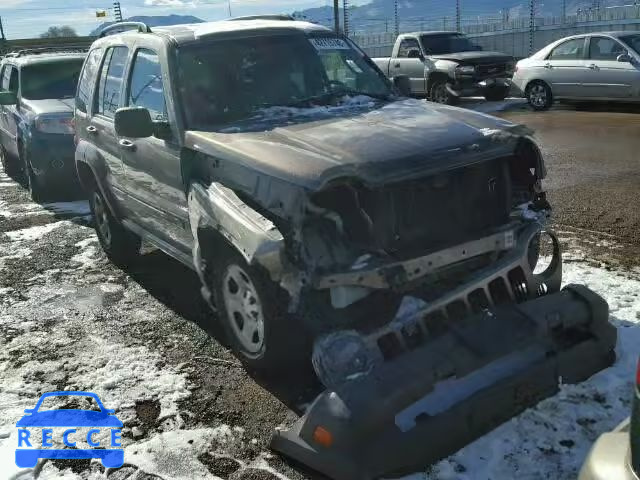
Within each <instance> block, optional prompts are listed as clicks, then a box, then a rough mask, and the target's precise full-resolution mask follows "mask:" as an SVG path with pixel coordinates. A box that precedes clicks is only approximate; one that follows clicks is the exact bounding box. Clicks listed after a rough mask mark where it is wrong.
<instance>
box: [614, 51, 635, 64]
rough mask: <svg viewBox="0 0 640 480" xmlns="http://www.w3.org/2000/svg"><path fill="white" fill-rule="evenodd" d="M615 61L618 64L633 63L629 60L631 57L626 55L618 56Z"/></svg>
mask: <svg viewBox="0 0 640 480" xmlns="http://www.w3.org/2000/svg"><path fill="white" fill-rule="evenodd" d="M617 60H618V61H619V62H620V63H631V62H632V61H633V59H632V58H631V55H629V54H628V53H623V54H622V55H618V58H617Z"/></svg>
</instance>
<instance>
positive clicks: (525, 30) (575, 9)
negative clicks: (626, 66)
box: [343, 0, 640, 58]
mask: <svg viewBox="0 0 640 480" xmlns="http://www.w3.org/2000/svg"><path fill="white" fill-rule="evenodd" d="M620 1H621V2H623V1H624V0H620ZM403 5H410V6H411V8H406V7H404V8H403ZM346 6H347V8H345V9H344V10H343V15H344V25H345V26H346V27H347V28H346V29H345V33H347V34H348V35H349V36H350V37H352V38H353V39H354V40H356V41H357V42H358V43H359V45H360V46H361V47H363V48H364V49H365V50H366V51H367V53H369V55H371V56H388V55H390V53H391V49H392V47H393V44H394V42H395V39H396V37H397V34H398V33H405V32H414V31H437V30H445V31H459V32H462V33H465V34H467V35H468V36H470V37H472V38H473V39H474V42H475V43H477V44H479V45H480V46H482V47H483V48H485V49H489V50H498V51H501V52H505V53H508V54H511V55H513V56H515V57H517V58H522V57H526V56H529V55H531V54H532V53H534V52H535V51H537V50H539V49H541V48H543V47H544V46H545V45H547V44H549V43H551V42H553V41H555V40H557V39H559V38H563V37H566V36H569V35H575V34H578V33H586V32H592V31H614V30H640V0H632V1H629V0H627V4H622V5H612V4H608V3H607V2H604V1H595V2H590V1H586V2H585V1H582V2H576V1H573V0H548V1H544V2H543V0H522V1H521V3H519V4H516V3H515V2H514V1H510V0H504V1H502V0H435V1H428V0H427V1H424V2H411V3H407V2H401V1H400V0H397V1H395V2H394V7H395V9H394V10H392V9H388V10H387V11H385V12H383V15H381V16H380V17H373V16H371V15H370V13H371V10H372V9H370V8H367V6H366V5H365V6H359V7H348V3H347V5H346ZM416 6H418V8H416ZM420 7H422V8H420ZM384 13H386V15H385V14H384Z"/></svg>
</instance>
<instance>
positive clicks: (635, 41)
mask: <svg viewBox="0 0 640 480" xmlns="http://www.w3.org/2000/svg"><path fill="white" fill-rule="evenodd" d="M513 86H514V88H515V89H516V92H517V93H519V94H520V95H522V96H524V97H526V98H527V100H528V101H529V104H530V105H531V106H532V107H533V108H534V109H536V110H546V109H548V108H549V107H551V105H552V104H553V102H554V101H555V100H589V101H590V100H594V101H599V100H604V101H624V102H640V33H638V32H630V31H627V32H601V33H589V34H583V35H575V36H572V37H567V38H563V39H561V40H558V41H556V42H554V43H552V44H550V45H548V46H546V47H545V48H543V49H542V50H540V51H539V52H538V53H536V54H535V55H533V56H531V57H529V58H525V59H524V60H521V61H520V62H518V64H517V65H516V71H515V74H514V77H513Z"/></svg>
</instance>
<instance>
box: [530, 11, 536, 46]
mask: <svg viewBox="0 0 640 480" xmlns="http://www.w3.org/2000/svg"><path fill="white" fill-rule="evenodd" d="M535 4H536V1H535V0H529V55H532V54H533V44H534V40H535V38H534V36H535V33H534V31H535V28H536V5H535Z"/></svg>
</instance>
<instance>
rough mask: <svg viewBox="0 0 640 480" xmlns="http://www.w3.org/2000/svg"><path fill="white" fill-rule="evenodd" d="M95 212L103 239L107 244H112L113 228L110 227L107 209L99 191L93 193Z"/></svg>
mask: <svg viewBox="0 0 640 480" xmlns="http://www.w3.org/2000/svg"><path fill="white" fill-rule="evenodd" d="M93 214H94V216H95V219H94V221H95V222H96V226H97V227H98V232H99V233H100V236H101V237H102V240H103V241H104V243H105V244H106V245H111V228H110V227H109V217H108V216H107V209H106V208H105V206H104V203H103V201H102V197H100V195H99V194H98V193H97V192H96V193H94V194H93Z"/></svg>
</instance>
